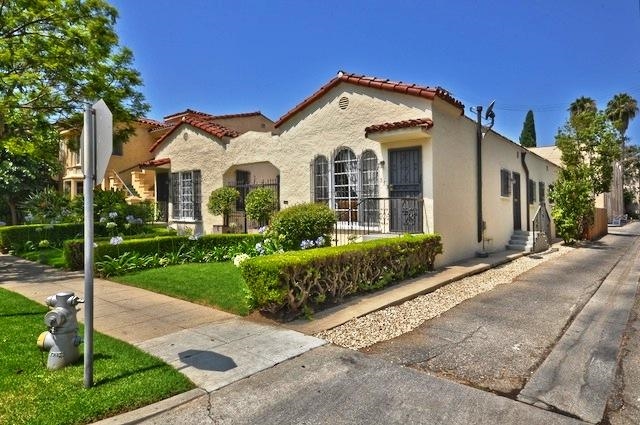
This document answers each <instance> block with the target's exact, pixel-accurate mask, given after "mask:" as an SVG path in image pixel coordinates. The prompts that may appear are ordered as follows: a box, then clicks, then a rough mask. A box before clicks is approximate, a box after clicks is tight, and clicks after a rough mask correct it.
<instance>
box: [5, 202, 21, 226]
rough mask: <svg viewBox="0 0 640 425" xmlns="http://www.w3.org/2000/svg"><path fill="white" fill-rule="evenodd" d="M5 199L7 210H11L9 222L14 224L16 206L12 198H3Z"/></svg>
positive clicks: (16, 211)
mask: <svg viewBox="0 0 640 425" xmlns="http://www.w3.org/2000/svg"><path fill="white" fill-rule="evenodd" d="M5 201H7V205H9V211H11V224H12V225H14V226H15V225H16V224H18V208H17V206H16V203H15V202H14V201H13V200H11V199H6V198H5Z"/></svg>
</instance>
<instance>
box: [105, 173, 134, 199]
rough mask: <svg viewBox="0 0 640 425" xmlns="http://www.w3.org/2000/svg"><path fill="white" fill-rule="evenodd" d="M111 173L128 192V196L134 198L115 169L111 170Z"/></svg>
mask: <svg viewBox="0 0 640 425" xmlns="http://www.w3.org/2000/svg"><path fill="white" fill-rule="evenodd" d="M111 172H112V173H113V174H114V175H115V176H116V177H117V179H118V180H120V183H122V186H124V188H125V189H126V190H127V192H129V196H133V197H135V196H136V195H135V193H133V192H132V191H131V189H129V186H127V184H126V183H125V182H124V180H122V177H120V174H118V172H117V171H116V170H115V169H112V170H111Z"/></svg>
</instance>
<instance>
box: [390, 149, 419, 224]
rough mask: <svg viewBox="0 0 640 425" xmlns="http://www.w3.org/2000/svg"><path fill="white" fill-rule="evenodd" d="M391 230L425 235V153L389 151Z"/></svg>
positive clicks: (414, 150)
mask: <svg viewBox="0 0 640 425" xmlns="http://www.w3.org/2000/svg"><path fill="white" fill-rule="evenodd" d="M389 198H391V199H390V200H389V202H390V205H389V209H390V215H391V217H390V218H391V220H390V223H389V227H390V228H389V230H390V231H391V232H398V233H405V232H407V233H421V232H422V203H423V202H422V150H421V148H420V147H419V146H418V147H413V148H405V149H390V150H389Z"/></svg>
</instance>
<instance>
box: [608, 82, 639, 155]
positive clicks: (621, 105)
mask: <svg viewBox="0 0 640 425" xmlns="http://www.w3.org/2000/svg"><path fill="white" fill-rule="evenodd" d="M637 113H638V102H636V100H635V99H634V98H632V97H631V96H629V95H628V94H627V93H618V94H616V95H615V96H613V99H611V100H610V101H609V103H607V109H605V114H606V115H607V118H608V119H609V121H611V123H612V124H613V126H614V127H615V128H616V129H617V130H618V131H619V132H620V135H621V136H622V140H623V143H624V139H625V133H626V132H627V128H628V127H629V121H631V120H632V119H633V118H635V116H636V114H637Z"/></svg>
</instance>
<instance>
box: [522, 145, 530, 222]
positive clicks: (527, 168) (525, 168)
mask: <svg viewBox="0 0 640 425" xmlns="http://www.w3.org/2000/svg"><path fill="white" fill-rule="evenodd" d="M526 155H527V153H526V152H520V161H521V162H522V168H524V181H525V188H526V190H525V192H526V194H527V198H526V201H525V209H526V210H527V232H528V231H529V230H531V223H529V220H530V217H529V216H530V214H531V212H530V211H529V199H531V198H530V196H529V195H530V193H529V167H527V163H526V162H525V160H524V157H525V156H526Z"/></svg>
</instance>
